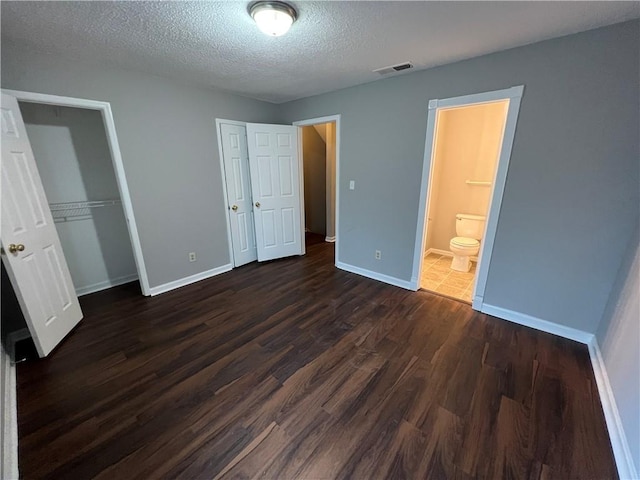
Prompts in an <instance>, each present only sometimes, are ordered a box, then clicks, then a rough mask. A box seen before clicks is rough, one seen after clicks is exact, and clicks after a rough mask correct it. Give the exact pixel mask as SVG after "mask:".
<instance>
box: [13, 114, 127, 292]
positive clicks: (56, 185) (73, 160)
mask: <svg viewBox="0 0 640 480" xmlns="http://www.w3.org/2000/svg"><path fill="white" fill-rule="evenodd" d="M20 111H21V112H22V118H23V120H24V122H25V126H26V128H27V134H28V135H29V142H30V143H31V148H32V149H33V154H34V156H35V159H36V164H37V165H38V172H39V173H40V178H41V179H42V184H43V186H44V190H45V193H46V195H47V200H48V202H49V203H50V204H51V203H66V202H85V201H94V200H120V193H119V191H118V185H117V183H116V176H115V173H114V170H113V164H112V160H111V154H110V152H109V146H108V144H107V137H106V134H105V128H104V124H103V122H102V115H101V114H100V112H98V111H96V110H85V109H79V108H65V107H56V106H51V105H42V104H37V103H20ZM55 213H56V212H54V219H55V218H56V215H55ZM71 213H75V214H81V216H72V217H69V218H68V220H67V221H60V220H61V219H58V220H56V230H57V231H58V236H59V237H60V243H61V244H62V249H63V250H64V253H65V258H66V260H67V264H68V265H69V270H70V272H71V278H72V280H73V284H74V286H75V288H76V292H78V293H79V294H81V293H84V292H87V291H95V290H96V289H97V288H99V287H102V288H105V287H108V286H109V285H110V284H112V283H118V282H120V283H122V281H123V280H126V279H129V280H131V277H132V276H133V277H136V276H137V272H136V265H135V261H134V259H133V250H132V247H131V242H130V240H129V233H128V231H127V222H126V220H125V216H124V211H123V209H122V205H119V204H117V205H114V206H107V207H101V208H93V209H84V210H76V211H75V212H71Z"/></svg>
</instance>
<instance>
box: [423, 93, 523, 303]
mask: <svg viewBox="0 0 640 480" xmlns="http://www.w3.org/2000/svg"><path fill="white" fill-rule="evenodd" d="M523 91H524V87H523V86H519V87H512V88H509V89H506V90H498V91H494V92H485V93H479V94H474V95H467V96H463V97H455V98H449V99H444V100H431V101H430V102H429V114H428V119H427V134H426V141H425V157H424V164H423V176H422V186H421V192H420V205H419V214H418V229H417V233H416V244H415V252H414V264H413V273H412V284H413V285H414V287H415V289H416V290H417V289H418V288H424V289H426V290H430V291H434V292H437V293H440V294H443V295H447V296H451V297H454V298H458V299H460V300H463V301H466V302H470V303H472V306H473V308H474V309H476V310H481V309H482V305H483V299H484V290H485V286H486V281H487V276H488V270H489V265H490V262H491V255H492V251H493V244H494V240H495V234H496V229H497V222H498V216H499V213H500V206H501V203H502V194H503V192H504V185H505V181H506V175H507V170H508V166H509V160H510V157H511V148H512V145H513V139H514V135H515V128H516V123H517V117H518V111H519V108H520V100H521V98H522V94H523Z"/></svg>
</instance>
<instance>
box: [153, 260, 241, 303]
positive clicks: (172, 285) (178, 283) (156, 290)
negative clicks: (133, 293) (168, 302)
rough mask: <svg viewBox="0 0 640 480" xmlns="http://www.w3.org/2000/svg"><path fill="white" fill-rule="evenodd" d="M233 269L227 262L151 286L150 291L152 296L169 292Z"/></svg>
mask: <svg viewBox="0 0 640 480" xmlns="http://www.w3.org/2000/svg"><path fill="white" fill-rule="evenodd" d="M232 269H233V265H232V264H231V263H227V264H226V265H222V266H221V267H216V268H212V269H211V270H206V271H204V272H200V273H196V274H195V275H190V276H188V277H184V278H181V279H179V280H174V281H173V282H169V283H165V284H162V285H158V286H157V287H151V289H150V293H151V296H152V297H153V296H155V295H160V294H161V293H165V292H168V291H169V290H175V289H176V288H180V287H184V286H185V285H190V284H192V283H195V282H199V281H200V280H205V279H207V278H211V277H215V276H216V275H220V274H221V273H225V272H229V271H231V270H232Z"/></svg>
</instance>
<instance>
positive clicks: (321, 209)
mask: <svg viewBox="0 0 640 480" xmlns="http://www.w3.org/2000/svg"><path fill="white" fill-rule="evenodd" d="M320 128H321V129H322V130H325V126H324V125H321V126H308V127H302V158H303V163H304V217H305V228H306V229H307V230H308V231H310V232H313V233H319V234H322V235H326V226H327V216H326V198H327V188H326V187H327V180H326V177H327V173H326V157H327V147H326V144H325V142H324V141H323V140H322V137H321V136H320V134H319V133H318V129H320ZM325 135H326V131H325Z"/></svg>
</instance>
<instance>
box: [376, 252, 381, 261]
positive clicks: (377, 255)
mask: <svg viewBox="0 0 640 480" xmlns="http://www.w3.org/2000/svg"><path fill="white" fill-rule="evenodd" d="M375 257H376V260H380V259H381V258H382V252H381V251H380V250H376V254H375Z"/></svg>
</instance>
